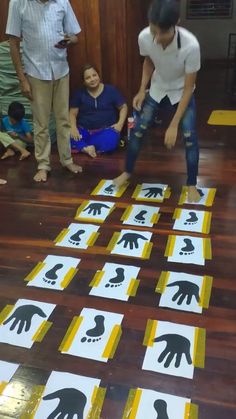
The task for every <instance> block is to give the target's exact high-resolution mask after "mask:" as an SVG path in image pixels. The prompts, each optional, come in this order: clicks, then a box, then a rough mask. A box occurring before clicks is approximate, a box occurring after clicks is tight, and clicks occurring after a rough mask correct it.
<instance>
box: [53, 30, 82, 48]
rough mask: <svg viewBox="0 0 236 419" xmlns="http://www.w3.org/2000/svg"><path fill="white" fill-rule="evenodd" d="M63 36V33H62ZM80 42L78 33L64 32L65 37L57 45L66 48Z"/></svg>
mask: <svg viewBox="0 0 236 419" xmlns="http://www.w3.org/2000/svg"><path fill="white" fill-rule="evenodd" d="M61 35H62V36H63V34H61ZM77 42H78V38H77V36H76V35H68V34H64V38H63V39H62V40H61V41H59V42H58V43H57V44H56V45H55V47H56V48H59V49H65V48H67V47H68V46H69V45H72V44H77Z"/></svg>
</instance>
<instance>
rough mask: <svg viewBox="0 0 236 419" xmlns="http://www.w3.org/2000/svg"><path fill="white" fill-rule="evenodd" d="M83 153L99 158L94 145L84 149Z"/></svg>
mask: <svg viewBox="0 0 236 419" xmlns="http://www.w3.org/2000/svg"><path fill="white" fill-rule="evenodd" d="M82 151H83V153H86V154H88V155H89V156H90V157H93V159H94V158H95V157H97V153H96V149H95V147H94V145H88V146H87V147H84V148H82Z"/></svg>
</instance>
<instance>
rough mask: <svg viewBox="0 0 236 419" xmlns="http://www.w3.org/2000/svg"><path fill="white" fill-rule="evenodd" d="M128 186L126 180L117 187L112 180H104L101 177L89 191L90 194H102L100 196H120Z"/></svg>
mask: <svg viewBox="0 0 236 419" xmlns="http://www.w3.org/2000/svg"><path fill="white" fill-rule="evenodd" d="M128 186H129V184H128V182H127V183H126V184H125V185H123V186H121V187H120V188H117V187H116V186H115V185H114V183H113V180H106V179H103V180H101V181H100V182H99V184H98V185H97V186H96V188H95V189H94V190H93V191H92V192H91V195H102V196H110V197H113V198H120V197H121V196H122V195H123V193H124V192H125V191H126V189H127V187H128Z"/></svg>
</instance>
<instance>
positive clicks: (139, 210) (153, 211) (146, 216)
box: [121, 205, 160, 227]
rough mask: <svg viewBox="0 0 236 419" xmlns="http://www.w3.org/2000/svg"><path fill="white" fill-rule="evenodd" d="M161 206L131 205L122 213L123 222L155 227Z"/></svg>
mask: <svg viewBox="0 0 236 419" xmlns="http://www.w3.org/2000/svg"><path fill="white" fill-rule="evenodd" d="M159 211H160V208H159V207H151V206H149V205H130V206H129V207H128V208H127V209H126V210H125V212H124V214H123V215H122V218H121V220H122V221H123V224H128V225H133V226H139V225H140V226H143V227H153V224H156V223H157V222H158V220H159V217H160V214H159Z"/></svg>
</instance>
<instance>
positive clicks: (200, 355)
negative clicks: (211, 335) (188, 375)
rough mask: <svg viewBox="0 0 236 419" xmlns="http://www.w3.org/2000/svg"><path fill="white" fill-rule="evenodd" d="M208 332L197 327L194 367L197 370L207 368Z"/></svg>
mask: <svg viewBox="0 0 236 419" xmlns="http://www.w3.org/2000/svg"><path fill="white" fill-rule="evenodd" d="M205 350H206V330H205V329H201V328H199V327H196V329H195V334H194V353H193V365H194V366H195V367H197V368H204V366H205Z"/></svg>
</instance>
